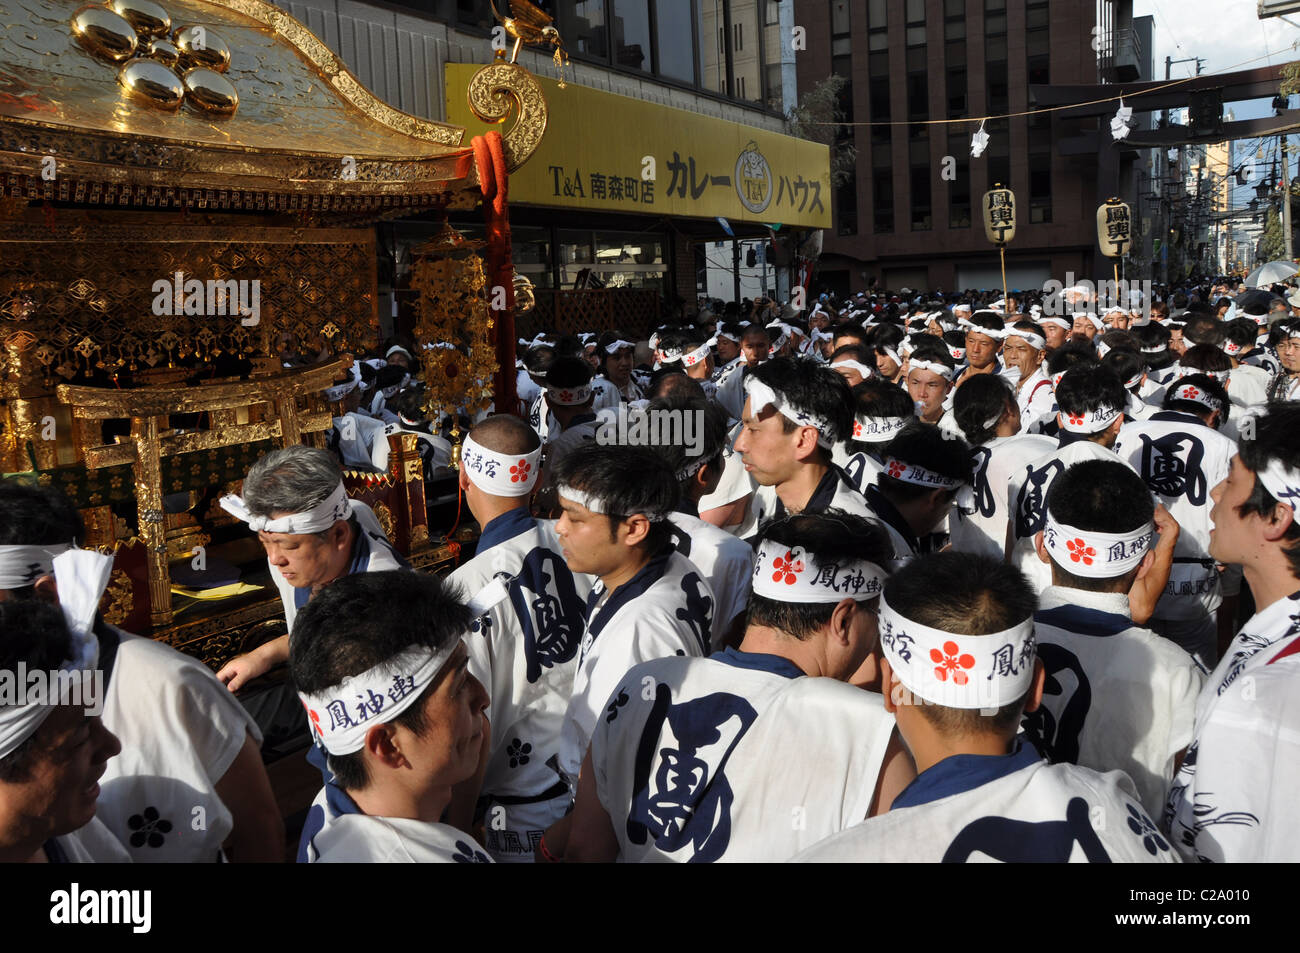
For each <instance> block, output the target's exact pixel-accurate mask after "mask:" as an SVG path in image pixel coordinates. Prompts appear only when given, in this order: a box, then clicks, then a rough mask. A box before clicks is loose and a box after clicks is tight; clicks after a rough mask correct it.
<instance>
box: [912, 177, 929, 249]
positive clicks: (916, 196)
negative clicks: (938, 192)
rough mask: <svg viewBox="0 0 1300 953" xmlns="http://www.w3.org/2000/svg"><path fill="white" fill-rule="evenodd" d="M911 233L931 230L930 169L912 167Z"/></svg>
mask: <svg viewBox="0 0 1300 953" xmlns="http://www.w3.org/2000/svg"><path fill="white" fill-rule="evenodd" d="M911 227H912V231H914V232H923V231H929V230H930V229H931V228H933V227H934V226H933V216H932V212H931V209H930V167H929V166H928V165H914V166H912V225H911Z"/></svg>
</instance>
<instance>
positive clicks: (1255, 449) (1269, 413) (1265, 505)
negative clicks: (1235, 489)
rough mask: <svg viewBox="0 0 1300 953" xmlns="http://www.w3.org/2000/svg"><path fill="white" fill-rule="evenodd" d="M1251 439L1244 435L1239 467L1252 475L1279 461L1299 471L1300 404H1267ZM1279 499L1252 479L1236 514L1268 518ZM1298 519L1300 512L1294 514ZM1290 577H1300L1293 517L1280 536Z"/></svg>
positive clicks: (1298, 523)
mask: <svg viewBox="0 0 1300 953" xmlns="http://www.w3.org/2000/svg"><path fill="white" fill-rule="evenodd" d="M1254 423H1255V430H1254V437H1253V439H1251V440H1246V439H1245V438H1244V436H1243V438H1242V440H1241V442H1240V444H1239V445H1238V454H1239V456H1240V457H1241V462H1242V464H1243V465H1244V466H1245V467H1246V469H1248V470H1250V471H1251V472H1252V473H1256V474H1258V473H1259V472H1260V471H1261V470H1267V469H1268V467H1269V464H1270V463H1272V462H1273V461H1274V460H1281V461H1282V465H1283V466H1285V467H1288V468H1290V469H1293V470H1295V469H1300V440H1296V434H1297V433H1300V403H1296V402H1294V401H1270V402H1269V404H1268V407H1267V409H1266V411H1265V413H1264V414H1263V416H1260V417H1257V418H1255V421H1254ZM1277 503H1278V500H1277V498H1276V497H1275V496H1273V494H1272V493H1270V492H1269V491H1268V490H1266V489H1265V488H1264V484H1262V483H1260V482H1259V477H1258V476H1256V477H1255V486H1254V489H1252V490H1251V493H1250V496H1248V497H1247V498H1246V501H1245V502H1244V503H1242V504H1241V505H1240V506H1238V507H1237V514H1238V515H1239V516H1242V517H1245V516H1248V515H1250V514H1252V513H1254V514H1257V515H1259V516H1263V517H1267V516H1269V515H1270V514H1271V513H1272V512H1273V507H1275V506H1276V505H1277ZM1296 517H1300V513H1296ZM1282 540H1283V541H1284V542H1286V543H1287V544H1289V545H1284V546H1283V547H1282V551H1283V552H1284V553H1285V554H1286V560H1287V564H1288V565H1289V566H1290V568H1291V575H1293V576H1295V577H1297V578H1300V519H1297V518H1293V519H1292V520H1291V525H1290V526H1288V527H1287V530H1286V532H1285V533H1284V534H1283V535H1282Z"/></svg>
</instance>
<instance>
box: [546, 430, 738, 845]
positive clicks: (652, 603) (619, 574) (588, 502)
mask: <svg viewBox="0 0 1300 953" xmlns="http://www.w3.org/2000/svg"><path fill="white" fill-rule="evenodd" d="M555 478H556V483H557V485H558V488H559V496H560V506H561V508H562V509H563V515H562V516H561V517H560V519H559V521H558V522H557V523H556V526H555V531H556V534H557V535H558V536H559V539H560V545H561V546H562V547H563V550H562V552H563V555H564V558H565V560H566V562H567V563H568V564H569V568H570V569H571V570H572V571H573V572H575V573H588V574H589V575H592V576H596V577H597V578H598V582H597V583H596V585H595V586H594V587H593V588H592V590H591V595H590V596H589V597H588V600H587V617H586V631H585V632H584V634H583V640H582V647H581V649H580V652H579V656H578V672H577V674H576V675H575V677H574V681H573V695H572V697H571V699H570V701H569V707H568V710H567V712H566V713H565V716H564V727H563V733H562V739H561V746H560V757H559V760H558V764H559V769H560V771H561V772H563V773H564V775H565V776H566V777H567V778H568V779H569V780H570V782H571V783H573V782H576V781H577V777H578V770H579V768H580V767H581V766H582V759H583V757H584V756H585V755H586V753H587V745H588V744H589V743H590V741H591V733H592V732H593V731H594V730H595V728H596V724H597V722H598V721H599V720H600V719H601V718H603V717H606V715H607V714H608V712H607V706H608V705H609V696H610V693H611V692H613V691H614V689H615V688H617V687H618V683H619V681H620V680H621V679H622V678H623V676H624V675H625V674H626V673H627V670H628V669H630V668H631V667H632V666H633V665H635V664H637V663H638V662H644V661H646V660H647V659H652V658H662V657H665V656H669V655H677V654H682V655H690V656H703V655H706V654H708V651H709V645H710V642H711V638H712V625H713V617H714V606H715V604H716V603H715V600H714V595H713V591H712V589H710V588H709V584H708V581H707V580H705V579H704V577H703V574H702V573H701V572H700V571H699V570H698V569H697V568H696V567H695V566H694V565H693V564H692V563H691V562H690V561H689V560H688V559H686V557H684V556H682V555H681V554H679V553H678V552H677V551H676V550H675V549H673V547H672V530H671V527H672V524H671V523H670V522H669V520H668V515H669V514H670V513H671V512H672V511H673V508H674V507H675V506H676V505H677V498H678V494H679V493H680V490H679V489H678V483H677V480H676V477H675V476H674V474H673V472H672V471H671V470H669V469H668V465H667V463H665V462H664V460H663V458H662V457H660V456H659V454H658V453H656V452H655V451H654V450H653V449H652V448H649V447H619V446H608V447H606V446H600V445H592V446H585V447H581V448H579V449H577V450H575V451H574V452H573V453H571V454H569V455H568V456H567V457H566V458H565V459H564V460H562V461H561V462H560V466H559V467H558V468H557V470H556V474H555ZM551 844H552V845H553V848H555V849H558V850H561V851H562V850H563V835H562V832H560V833H559V834H557V840H555V841H551ZM542 853H543V854H544V853H545V851H542Z"/></svg>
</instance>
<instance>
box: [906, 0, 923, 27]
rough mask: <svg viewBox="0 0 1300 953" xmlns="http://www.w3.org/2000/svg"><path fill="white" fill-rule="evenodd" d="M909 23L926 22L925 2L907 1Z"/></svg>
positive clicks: (917, 0) (919, 0) (918, 0)
mask: <svg viewBox="0 0 1300 953" xmlns="http://www.w3.org/2000/svg"><path fill="white" fill-rule="evenodd" d="M906 22H907V23H909V24H911V23H924V22H925V0H907V20H906Z"/></svg>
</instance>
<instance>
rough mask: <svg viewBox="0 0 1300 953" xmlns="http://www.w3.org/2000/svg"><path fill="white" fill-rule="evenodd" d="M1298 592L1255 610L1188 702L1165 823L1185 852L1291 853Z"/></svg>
mask: <svg viewBox="0 0 1300 953" xmlns="http://www.w3.org/2000/svg"><path fill="white" fill-rule="evenodd" d="M1298 789H1300V591H1298V592H1295V593H1292V594H1291V595H1290V596H1287V597H1286V598H1284V599H1278V600H1277V601H1276V602H1274V603H1273V604H1272V605H1270V606H1267V607H1265V608H1264V609H1263V610H1262V611H1260V612H1257V613H1255V615H1254V616H1252V617H1251V619H1250V621H1249V622H1247V623H1246V625H1245V626H1244V627H1243V628H1242V630H1241V631H1240V632H1239V633H1237V637H1236V638H1235V639H1233V641H1232V644H1231V645H1230V646H1229V647H1228V651H1227V653H1226V654H1225V655H1224V657H1223V659H1222V660H1221V661H1220V662H1219V665H1218V667H1217V668H1215V670H1214V672H1213V674H1211V675H1210V677H1209V679H1208V680H1207V681H1206V683H1205V688H1204V689H1203V690H1202V691H1201V696H1200V698H1199V699H1198V700H1197V703H1196V731H1195V734H1194V736H1193V739H1192V744H1191V747H1190V748H1188V749H1187V756H1186V757H1185V758H1184V759H1183V765H1182V767H1181V768H1180V769H1179V771H1178V774H1177V776H1176V777H1175V778H1174V783H1173V787H1172V788H1171V789H1170V792H1169V803H1168V805H1167V806H1166V808H1165V824H1166V826H1167V827H1168V829H1169V835H1170V837H1171V838H1172V839H1173V842H1174V844H1175V845H1176V846H1177V847H1178V849H1179V850H1180V851H1182V853H1183V856H1184V857H1186V858H1187V859H1189V860H1198V861H1216V862H1224V861H1290V862H1292V863H1294V862H1295V861H1296V860H1298V859H1300V820H1298V819H1297V814H1296V791H1297V790H1298Z"/></svg>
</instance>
